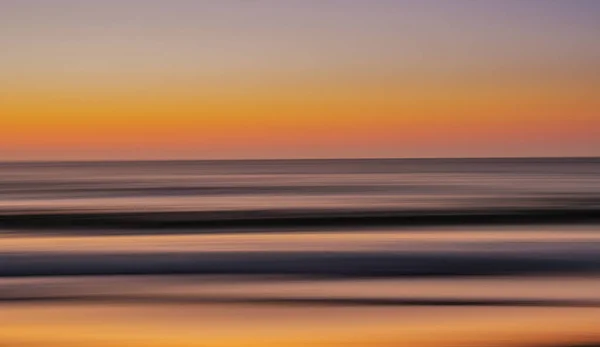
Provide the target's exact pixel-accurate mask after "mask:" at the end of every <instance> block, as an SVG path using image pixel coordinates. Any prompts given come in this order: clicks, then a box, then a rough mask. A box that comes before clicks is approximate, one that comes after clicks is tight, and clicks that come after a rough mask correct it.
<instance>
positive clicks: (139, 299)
mask: <svg viewBox="0 0 600 347" xmlns="http://www.w3.org/2000/svg"><path fill="white" fill-rule="evenodd" d="M32 302H67V303H68V302H75V303H76V302H84V303H122V304H211V303H214V304H259V305H263V304H264V305H318V306H498V307H503V306H504V307H557V308H558V307H565V308H568V307H590V308H596V307H600V300H534V299H521V300H519V299H461V298H458V299H454V298H436V299H422V298H417V299H415V298H358V297H356V298H330V297H322V298H319V297H307V298H303V297H252V296H248V297H235V296H200V295H147V294H144V295H114V294H112V295H107V294H104V295H77V294H73V295H69V294H65V295H60V294H58V295H32V296H17V295H15V296H13V295H11V296H4V297H1V296H0V304H12V303H32Z"/></svg>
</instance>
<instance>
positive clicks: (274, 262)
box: [0, 250, 600, 278]
mask: <svg viewBox="0 0 600 347" xmlns="http://www.w3.org/2000/svg"><path fill="white" fill-rule="evenodd" d="M0 264H2V267H0V277H27V276H101V275H191V274H194V275H200V274H201V275H282V276H300V277H310V278H320V277H325V278H327V277H332V278H345V277H350V278H353V277H434V276H437V277H451V276H507V275H513V276H516V275H523V276H528V275H561V274H570V275H573V274H594V275H598V274H600V258H599V257H598V254H597V252H596V251H595V250H591V251H581V250H580V251H577V252H530V253H522V252H521V253H519V252H514V253H510V252H509V253H495V254H488V253H477V252H462V253H451V252H422V253H418V254H417V253H409V252H402V253H394V252H331V251H330V252H261V253H259V252H216V253H197V252H164V253H125V254H123V253H100V254H94V253H59V252H52V253H16V254H10V253H3V254H0Z"/></svg>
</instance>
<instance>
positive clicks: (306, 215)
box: [0, 207, 600, 234]
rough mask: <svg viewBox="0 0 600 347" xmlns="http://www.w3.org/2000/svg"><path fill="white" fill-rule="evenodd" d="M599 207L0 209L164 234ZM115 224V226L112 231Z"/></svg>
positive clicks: (566, 214) (540, 215)
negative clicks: (177, 209)
mask: <svg viewBox="0 0 600 347" xmlns="http://www.w3.org/2000/svg"><path fill="white" fill-rule="evenodd" d="M599 222H600V209H598V208H595V207H593V208H581V207H573V208H569V207H562V208H491V209H485V208H482V209H456V210H453V209H435V210H425V209H423V210H353V209H348V210H343V209H332V210H301V209H289V210H285V209H279V210H275V209H273V210H235V211H173V212H117V211H115V212H88V213H85V212H81V213H79V212H74V213H73V212H71V213H70V212H61V211H59V212H54V213H51V212H46V213H31V212H13V213H6V212H4V213H2V214H0V230H1V231H0V232H3V233H10V232H14V231H15V230H23V229H25V230H28V231H36V232H44V231H52V232H59V233H67V234H98V233H99V234H112V233H117V234H159V233H210V232H225V231H228V232H244V231H248V230H251V231H256V230H257V229H260V230H262V231H265V232H267V231H269V230H274V229H276V230H277V231H278V232H282V231H285V230H288V231H293V230H295V229H298V228H302V229H303V230H306V229H322V230H326V229H335V228H342V229H349V228H350V229H351V228H360V227H386V226H390V227H391V226H393V227H402V226H407V227H408V226H410V227H414V226H444V225H448V226H452V225H521V224H597V223H599ZM111 230H112V231H111Z"/></svg>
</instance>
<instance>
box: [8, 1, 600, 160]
mask: <svg viewBox="0 0 600 347" xmlns="http://www.w3.org/2000/svg"><path fill="white" fill-rule="evenodd" d="M0 45H1V47H2V52H1V53H0V81H1V82H2V83H0V160H73V159H86V160H87V159H90V160H100V159H218V158H317V157H320V158H333V157H487V156H503V157H504V156H589V155H600V1H596V0H562V1H561V0H480V1H475V0H448V1H446V0H431V1H430V0H406V1H404V0H289V1H282V0H195V1H194V0H169V1H167V0H102V1H98V0H1V1H0Z"/></svg>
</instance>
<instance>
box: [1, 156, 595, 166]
mask: <svg viewBox="0 0 600 347" xmlns="http://www.w3.org/2000/svg"><path fill="white" fill-rule="evenodd" d="M469 159H471V160H485V159H524V160H526V159H600V156H490V157H481V156H473V157H299V158H278V157H274V158H271V157H269V158H237V159H236V158H215V159H207V158H205V159H202V158H181V159H168V158H156V159H133V158H132V159H110V158H106V159H66V160H63V159H47V160H43V159H39V160H38V159H33V160H20V159H16V160H11V159H9V160H6V159H0V164H11V163H14V164H43V163H136V162H138V163H158V162H165V163H167V162H233V161H237V162H239V161H326V160H359V161H368V160H469Z"/></svg>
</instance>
